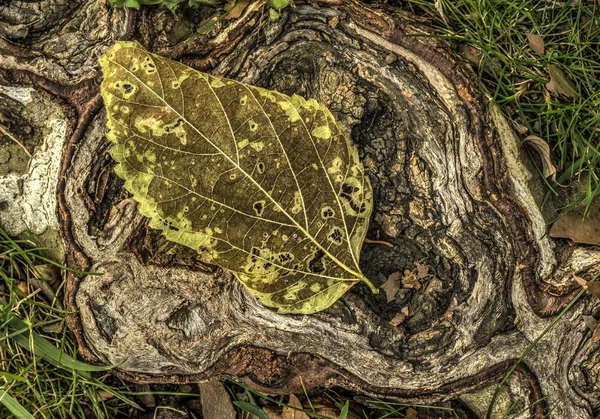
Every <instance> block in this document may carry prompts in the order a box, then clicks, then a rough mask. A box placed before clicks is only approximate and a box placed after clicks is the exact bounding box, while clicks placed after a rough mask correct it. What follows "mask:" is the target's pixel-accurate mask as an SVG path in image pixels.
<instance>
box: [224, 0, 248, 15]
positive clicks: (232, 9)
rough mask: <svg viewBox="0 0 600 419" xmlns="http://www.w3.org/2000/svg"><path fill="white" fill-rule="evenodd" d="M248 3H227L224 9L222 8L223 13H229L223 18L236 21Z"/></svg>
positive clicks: (246, 1) (243, 1) (242, 1)
mask: <svg viewBox="0 0 600 419" xmlns="http://www.w3.org/2000/svg"><path fill="white" fill-rule="evenodd" d="M248 3H249V0H240V1H239V2H238V4H235V1H230V2H228V3H227V4H226V5H225V7H223V8H224V9H225V11H228V12H229V13H227V16H225V19H238V18H239V17H240V16H241V15H242V13H243V12H244V10H245V9H246V7H248Z"/></svg>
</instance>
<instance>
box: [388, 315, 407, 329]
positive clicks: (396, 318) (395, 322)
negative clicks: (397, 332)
mask: <svg viewBox="0 0 600 419" xmlns="http://www.w3.org/2000/svg"><path fill="white" fill-rule="evenodd" d="M404 320H406V316H405V315H404V314H402V313H396V315H395V316H394V318H393V319H392V320H390V321H389V324H390V326H392V327H396V326H398V325H399V324H400V323H402V322H403V321H404Z"/></svg>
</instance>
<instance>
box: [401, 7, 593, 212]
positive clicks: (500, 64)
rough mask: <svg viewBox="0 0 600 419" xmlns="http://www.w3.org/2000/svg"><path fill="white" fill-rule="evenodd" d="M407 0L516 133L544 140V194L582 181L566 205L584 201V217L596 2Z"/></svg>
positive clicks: (589, 177) (589, 191)
mask: <svg viewBox="0 0 600 419" xmlns="http://www.w3.org/2000/svg"><path fill="white" fill-rule="evenodd" d="M407 1H408V4H409V5H410V6H411V7H413V8H414V9H415V10H416V11H417V12H418V13H420V14H422V15H424V16H425V17H426V18H428V19H429V20H430V21H431V22H432V24H434V25H437V35H436V36H438V37H442V38H445V39H448V40H449V41H451V42H452V43H453V45H454V46H455V47H456V48H457V49H458V50H459V51H460V52H461V53H463V55H465V56H466V57H467V58H468V59H469V60H470V61H471V62H472V63H473V65H474V67H475V68H476V71H477V72H478V76H479V81H480V87H481V90H482V91H483V92H484V93H485V94H486V95H487V97H488V98H489V100H490V102H491V103H492V104H496V105H498V106H499V107H500V109H501V110H502V111H503V113H504V114H505V115H506V116H507V117H508V119H509V120H510V121H512V122H513V125H514V128H515V129H516V130H517V132H519V133H521V134H522V138H524V137H525V136H527V135H537V136H540V137H541V138H543V139H544V140H545V141H546V142H548V144H549V145H550V148H551V150H552V152H553V154H552V157H553V162H554V164H555V165H556V166H557V169H558V177H557V179H556V181H553V180H548V181H547V183H548V186H549V196H547V198H550V196H551V195H554V196H557V195H558V194H559V192H560V187H562V186H569V185H571V184H572V183H578V184H582V185H584V187H582V188H581V191H579V189H578V190H577V191H575V192H576V194H578V195H579V196H578V197H577V198H576V199H575V200H574V201H575V202H571V203H570V205H568V206H567V207H566V208H564V209H565V210H570V209H571V208H573V207H574V206H575V205H577V203H578V202H582V201H583V202H584V204H585V211H584V216H585V217H587V215H588V214H589V210H590V206H591V204H592V201H593V199H594V198H595V197H597V196H598V195H600V113H599V111H600V77H598V76H599V75H600V3H598V2H596V1H589V0H588V1H586V0H568V1H553V2H548V1H545V0H509V1H497V0H458V1H453V0H436V1H433V0H407ZM540 43H541V45H540ZM540 47H543V49H541V48H540ZM551 81H553V83H552V84H549V83H550V82H551ZM565 212H566V211H565Z"/></svg>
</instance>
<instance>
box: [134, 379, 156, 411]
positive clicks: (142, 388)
mask: <svg viewBox="0 0 600 419" xmlns="http://www.w3.org/2000/svg"><path fill="white" fill-rule="evenodd" d="M135 391H136V392H137V393H149V392H150V391H152V390H151V388H150V385H149V384H136V385H135ZM137 398H138V399H140V401H141V402H142V404H143V405H144V406H146V407H155V406H156V400H155V399H154V394H138V395H137Z"/></svg>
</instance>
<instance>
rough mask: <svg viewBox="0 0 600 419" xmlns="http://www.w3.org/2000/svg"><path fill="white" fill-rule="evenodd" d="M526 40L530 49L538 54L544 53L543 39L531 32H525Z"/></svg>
mask: <svg viewBox="0 0 600 419" xmlns="http://www.w3.org/2000/svg"><path fill="white" fill-rule="evenodd" d="M527 42H528V43H529V46H530V47H531V49H532V50H534V51H535V52H537V53H538V54H542V55H543V54H544V39H543V38H542V37H541V36H539V35H535V34H532V33H529V32H528V33H527Z"/></svg>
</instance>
